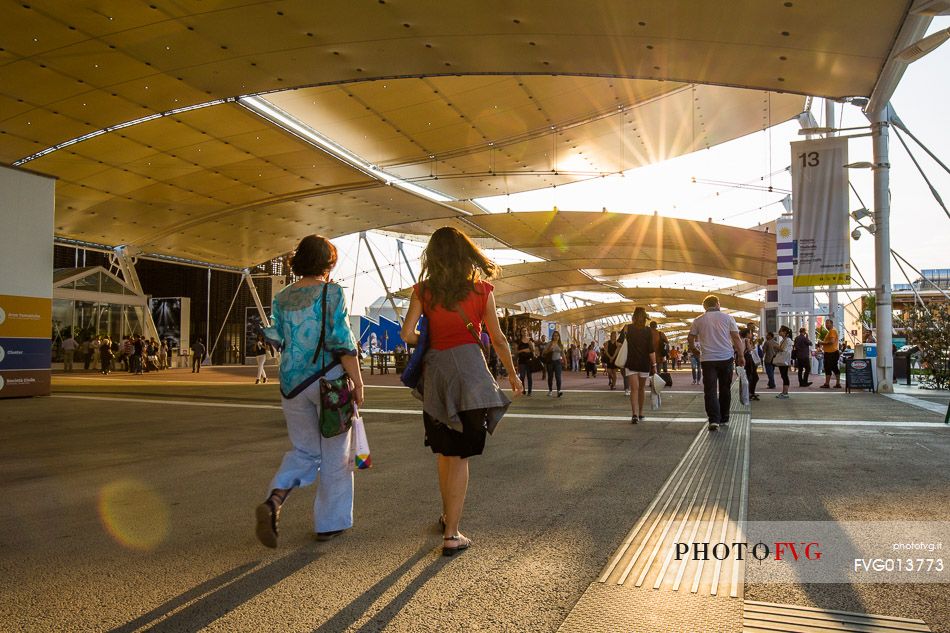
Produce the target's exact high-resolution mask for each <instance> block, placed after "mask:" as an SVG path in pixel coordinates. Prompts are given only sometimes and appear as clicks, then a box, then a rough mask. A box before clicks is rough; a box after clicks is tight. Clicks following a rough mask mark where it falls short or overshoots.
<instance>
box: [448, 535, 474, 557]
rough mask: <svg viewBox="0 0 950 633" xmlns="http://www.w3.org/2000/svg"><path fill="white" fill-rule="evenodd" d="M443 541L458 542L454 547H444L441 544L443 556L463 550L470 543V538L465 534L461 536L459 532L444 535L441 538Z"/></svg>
mask: <svg viewBox="0 0 950 633" xmlns="http://www.w3.org/2000/svg"><path fill="white" fill-rule="evenodd" d="M445 541H458V543H459V544H458V545H457V546H456V547H446V546H445V545H443V546H442V555H443V556H455V555H456V554H458V553H459V552H464V551H465V550H467V549H468V548H469V547H471V545H472V540H471V539H470V538H468V537H466V536H462V535H461V534H456V535H455V536H446V537H444V538H443V539H442V542H443V543H444V542H445Z"/></svg>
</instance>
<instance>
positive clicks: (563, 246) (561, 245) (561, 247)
mask: <svg viewBox="0 0 950 633" xmlns="http://www.w3.org/2000/svg"><path fill="white" fill-rule="evenodd" d="M551 241H552V243H553V244H554V248H556V249H557V250H558V251H560V252H561V253H566V252H567V248H568V246H567V238H566V237H564V236H563V235H555V236H554V238H553V239H552V240H551Z"/></svg>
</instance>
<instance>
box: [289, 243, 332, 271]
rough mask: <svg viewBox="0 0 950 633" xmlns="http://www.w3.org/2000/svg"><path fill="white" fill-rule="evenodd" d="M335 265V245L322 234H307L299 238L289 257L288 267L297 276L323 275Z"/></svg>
mask: <svg viewBox="0 0 950 633" xmlns="http://www.w3.org/2000/svg"><path fill="white" fill-rule="evenodd" d="M334 266H336V246H334V245H333V243H332V242H331V241H330V240H328V239H327V238H325V237H323V236H322V235H308V236H307V237H305V238H303V239H302V240H300V244H298V245H297V249H296V250H295V251H294V254H293V256H292V257H291V258H290V269H291V270H292V271H293V272H294V274H295V275H297V276H298V277H306V276H309V275H323V274H326V273H328V272H330V271H331V270H333V267H334Z"/></svg>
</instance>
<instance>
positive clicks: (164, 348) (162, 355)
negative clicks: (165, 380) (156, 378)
mask: <svg viewBox="0 0 950 633" xmlns="http://www.w3.org/2000/svg"><path fill="white" fill-rule="evenodd" d="M158 360H159V368H161V369H168V360H169V359H168V345H167V344H166V343H165V341H162V345H161V347H159V348H158Z"/></svg>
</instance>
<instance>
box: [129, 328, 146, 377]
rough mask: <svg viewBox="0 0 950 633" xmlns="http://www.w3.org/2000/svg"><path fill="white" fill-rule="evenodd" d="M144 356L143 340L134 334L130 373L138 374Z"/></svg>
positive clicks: (141, 367)
mask: <svg viewBox="0 0 950 633" xmlns="http://www.w3.org/2000/svg"><path fill="white" fill-rule="evenodd" d="M144 356H145V342H144V341H143V340H142V337H141V336H139V335H138V334H135V335H134V336H133V337H132V358H131V361H132V373H134V374H135V375H139V374H141V373H142V369H143V366H144V364H143V362H142V361H143V357H144Z"/></svg>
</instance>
